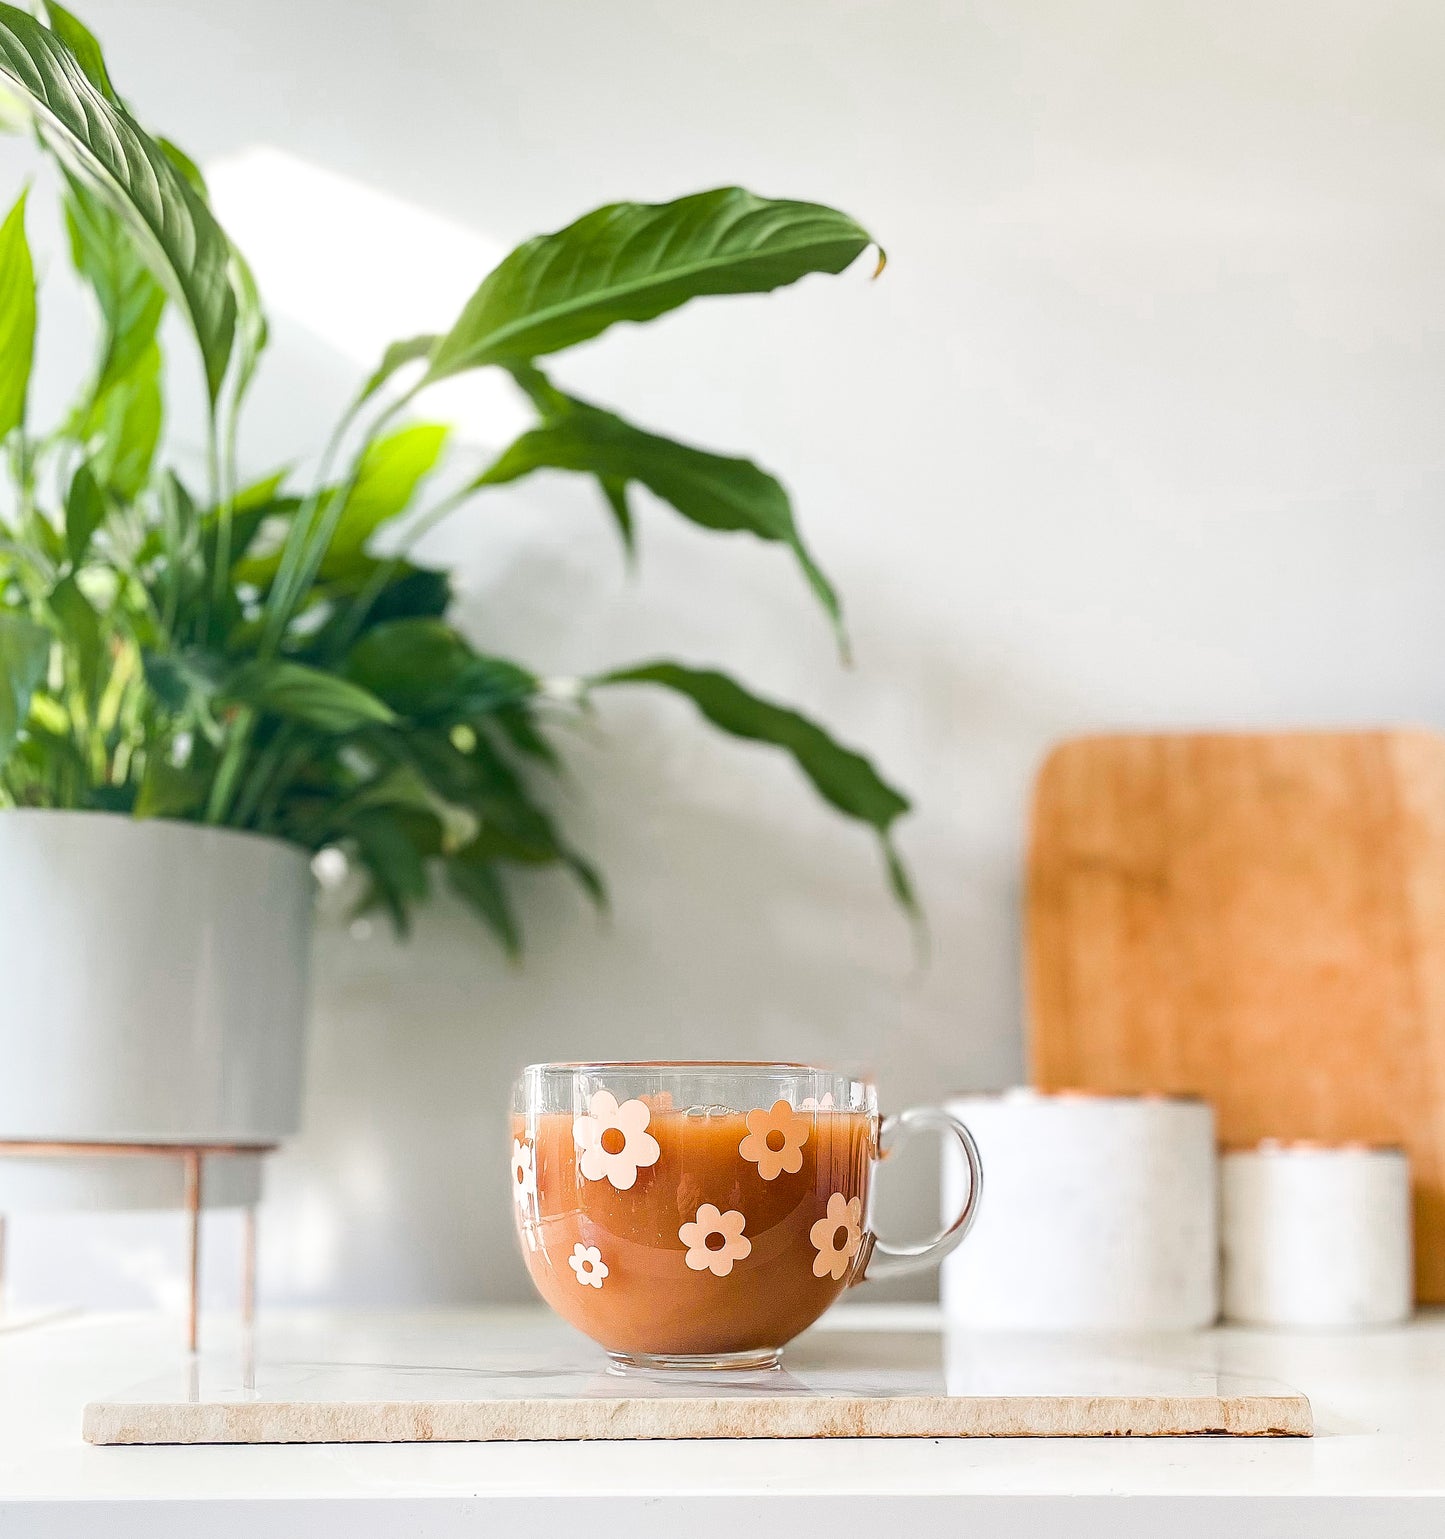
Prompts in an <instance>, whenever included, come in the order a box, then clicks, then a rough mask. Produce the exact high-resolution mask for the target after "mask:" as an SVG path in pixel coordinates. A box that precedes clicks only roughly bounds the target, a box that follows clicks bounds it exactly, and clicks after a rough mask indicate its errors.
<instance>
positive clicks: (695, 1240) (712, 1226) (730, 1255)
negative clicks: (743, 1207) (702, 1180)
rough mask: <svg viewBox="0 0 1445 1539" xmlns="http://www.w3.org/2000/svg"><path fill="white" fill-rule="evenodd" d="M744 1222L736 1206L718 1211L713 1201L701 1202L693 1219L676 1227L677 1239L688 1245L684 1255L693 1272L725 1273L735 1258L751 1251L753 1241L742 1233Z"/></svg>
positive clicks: (746, 1254) (719, 1275)
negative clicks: (726, 1210)
mask: <svg viewBox="0 0 1445 1539" xmlns="http://www.w3.org/2000/svg"><path fill="white" fill-rule="evenodd" d="M746 1222H747V1220H746V1219H744V1218H743V1216H742V1214H741V1213H739V1212H738V1211H737V1209H736V1208H734V1209H733V1210H732V1211H731V1212H728V1213H719V1212H718V1210H717V1209H716V1208H715V1207H714V1206H713V1205H712V1203H710V1202H705V1203H703V1205H702V1206H701V1207H700V1208H699V1209H698V1210H697V1219H696V1221H695V1222H694V1223H691V1224H684V1225H683V1226H682V1228H681V1229H679V1230H678V1231H677V1237H678V1239H679V1240H681V1241H682V1243H683V1244H684V1245H686V1246H687V1255H686V1256H685V1257H684V1258H683V1259H684V1260H685V1261H686V1262H687V1264H688V1266H689V1267H691V1268H692V1270H693V1271H694V1272H711V1273H712V1275H713V1276H714V1277H726V1276H727V1275H728V1273H729V1272H731V1271H732V1269H733V1262H734V1261H741V1260H742V1259H743V1258H744V1257H745V1256H749V1255H751V1254H752V1249H753V1242H752V1241H751V1240H750V1239H748V1238H747V1236H746V1235H744V1234H743V1225H744V1224H745V1223H746ZM714 1241H716V1242H717V1243H716V1244H714V1243H713V1242H714Z"/></svg>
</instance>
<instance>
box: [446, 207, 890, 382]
mask: <svg viewBox="0 0 1445 1539" xmlns="http://www.w3.org/2000/svg"><path fill="white" fill-rule="evenodd" d="M871 244H872V237H871V236H870V235H869V234H868V232H867V231H866V230H864V229H863V228H862V227H861V226H860V225H858V224H855V223H854V221H853V220H851V219H850V218H848V216H847V215H846V214H840V213H838V212H837V210H835V209H831V208H824V207H823V206H822V205H821V204H817V203H793V202H779V201H774V200H772V199H768V198H759V197H755V196H754V195H753V194H752V193H750V192H745V191H744V190H743V189H742V188H741V187H720V188H718V189H717V190H715V191H713V192H700V193H696V194H694V195H693V196H691V197H687V198H679V199H678V200H677V201H676V202H672V203H613V204H609V205H608V206H607V207H605V208H599V209H595V210H594V211H593V212H592V213H590V214H586V215H584V216H583V217H582V218H581V219H579V220H577V222H576V223H575V224H570V225H568V226H567V228H566V229H565V230H559V231H558V232H557V233H556V234H554V235H539V236H537V237H536V238H535V239H533V240H529V241H527V242H526V243H525V244H524V245H521V246H518V247H517V249H516V250H515V251H513V252H512V253H511V254H510V255H509V256H507V257H505V258H504V259H503V260H502V262H501V263H500V264H499V265H498V266H497V267H496V268H494V269H493V271H492V272H491V273H489V274H488V276H487V277H486V278H485V279H484V280H483V282H482V285H481V287H480V288H478V290H477V291H476V293H475V294H473V295H472V297H471V299H470V300H469V301H468V302H467V305H466V308H465V309H464V310H463V311H462V313H461V316H460V317H459V319H458V320H457V323H456V325H455V326H453V327H452V329H451V331H449V332H448V333H447V335H446V336H445V337H443V338H442V341H441V343H440V345H439V346H438V348H437V350H436V352H435V353H434V354H433V356H432V362H431V367H430V369H429V370H428V371H427V376H426V377H427V379H429V380H435V379H444V378H446V376H448V375H450V374H457V373H460V372H461V371H462V370H464V369H473V368H477V367H479V366H480V365H483V364H491V363H511V362H517V361H525V360H527V359H530V358H536V357H540V356H541V355H542V354H544V353H555V352H557V351H558V350H559V349H561V348H564V347H572V346H574V345H575V344H576V343H578V342H585V341H587V339H588V338H589V337H595V336H597V335H598V333H599V332H603V331H605V330H606V329H607V328H608V327H609V326H612V325H615V324H616V323H617V322H619V321H650V320H651V319H652V318H653V317H654V316H658V315H662V314H663V313H664V312H665V311H668V310H674V309H676V308H677V306H679V305H682V304H686V303H687V301H688V300H690V299H696V298H698V297H699V296H701V295H705V294H761V293H766V292H767V291H769V290H771V289H776V288H780V287H782V286H783V285H784V284H788V283H794V282H796V281H797V280H798V279H799V278H801V277H803V276H804V275H805V274H807V273H813V272H827V273H839V272H842V271H843V269H844V268H845V267H847V266H848V265H849V263H850V262H852V261H853V260H854V258H855V257H857V256H858V255H859V253H860V252H862V251H864V250H865V249H866V248H867V247H868V246H869V245H871Z"/></svg>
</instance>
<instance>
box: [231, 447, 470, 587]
mask: <svg viewBox="0 0 1445 1539" xmlns="http://www.w3.org/2000/svg"><path fill="white" fill-rule="evenodd" d="M450 431H451V430H450V429H449V428H446V427H442V426H440V425H439V424H437V423H431V422H419V423H416V424H415V425H414V426H411V427H405V428H402V429H401V430H400V431H398V432H396V433H391V434H389V435H388V436H387V437H385V438H379V439H378V440H377V441H376V442H375V443H373V444H370V445H368V447H367V449H366V452H365V453H364V454H363V455H362V458H361V465H360V467H359V469H358V471H357V474H356V480H355V484H354V485H353V486H352V488H351V491H350V493H349V494H348V495H347V498H346V503H345V505H344V506H343V508H342V510H341V514H340V517H339V518H338V520H337V523H336V529H335V532H334V533H333V534H332V537H331V543H330V544H329V545H328V546H327V548H326V552H325V554H324V555H323V556H322V558H321V564H320V566H319V568H318V570H317V576H318V577H319V578H320V579H321V580H322V581H324V582H334V581H338V580H342V579H346V580H351V579H354V578H355V577H356V576H357V575H358V573H359V572H360V571H362V570H363V569H365V571H366V572H367V573H368V574H369V573H370V571H371V570H372V568H373V567H374V565H375V563H374V562H372V560H371V559H370V557H368V556H367V555H366V544H367V541H368V540H370V538H371V536H372V535H373V534H375V533H376V531H377V530H378V529H379V528H380V527H381V526H382V525H383V524H384V523H386V522H387V521H388V520H390V519H393V518H395V517H396V516H397V515H398V514H400V513H404V512H405V511H406V509H407V508H408V507H409V506H410V505H411V500H412V498H413V496H414V495H415V494H416V489H417V487H418V486H419V485H420V484H421V482H422V481H423V480H424V479H425V477H426V476H427V475H428V474H429V473H430V472H431V471H432V469H433V468H434V467H435V465H436V462H437V460H438V459H439V458H440V457H441V452H442V449H443V447H444V446H445V444H446V441H447V437H448V435H449V433H450ZM336 495H337V490H336V488H334V487H332V488H328V489H327V490H326V491H325V492H323V493H322V495H321V497H320V498H319V499H318V502H317V508H316V513H317V518H316V522H317V524H318V525H319V524H321V523H323V522H324V521H325V519H326V517H327V514H328V511H329V510H330V508H331V507H333V506H334V499H335V497H336ZM281 560H282V552H281V551H280V550H274V551H271V552H270V553H269V554H267V555H264V556H254V557H251V558H249V559H248V560H246V561H244V562H242V563H240V564H239V565H238V566H237V568H236V576H237V577H238V578H239V579H240V580H241V581H242V582H247V583H251V584H252V585H254V586H255V587H257V588H268V587H270V585H271V584H272V582H274V581H275V578H276V574H277V572H278V571H279V570H280V568H281Z"/></svg>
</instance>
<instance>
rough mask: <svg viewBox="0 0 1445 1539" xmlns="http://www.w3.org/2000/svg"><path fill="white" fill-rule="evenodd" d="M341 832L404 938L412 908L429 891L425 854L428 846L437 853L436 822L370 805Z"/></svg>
mask: <svg viewBox="0 0 1445 1539" xmlns="http://www.w3.org/2000/svg"><path fill="white" fill-rule="evenodd" d="M429 821H430V823H431V824H432V826H431V827H430V828H428V827H427V824H428V822H429ZM346 832H347V834H348V835H349V837H350V840H351V841H352V842H353V844H354V846H355V849H356V852H357V853H358V854H359V856H360V857H361V861H362V864H363V865H364V866H365V867H366V869H367V872H368V874H369V875H370V877H371V880H372V883H373V885H374V890H375V894H376V896H377V897H378V898H379V899H380V901H381V902H382V903H383V904H384V906H385V907H386V909H387V910H388V912H389V913H390V914H391V920H392V923H393V924H394V925H395V926H396V932H397V934H398V935H401V936H405V935H406V934H407V933H408V932H409V930H410V928H411V921H410V908H411V905H412V904H413V903H419V902H421V901H422V900H423V899H425V898H426V896H427V894H428V892H429V891H430V884H429V883H428V881H427V875H426V859H425V855H426V853H431V852H432V847H435V848H436V849H438V850H439V849H440V843H441V835H440V830H439V829H437V828H436V827H435V820H434V819H433V820H427V819H426V818H424V817H423V816H422V815H420V814H417V813H415V812H412V811H409V810H407V809H402V808H391V807H372V808H369V809H368V810H367V811H365V812H362V813H359V814H358V815H357V816H356V817H355V818H353V819H352V820H351V822H350V824H349V825H348V828H347V830H346Z"/></svg>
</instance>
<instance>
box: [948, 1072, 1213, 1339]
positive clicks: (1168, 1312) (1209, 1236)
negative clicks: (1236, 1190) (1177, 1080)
mask: <svg viewBox="0 0 1445 1539" xmlns="http://www.w3.org/2000/svg"><path fill="white" fill-rule="evenodd" d="M946 1104H947V1107H948V1110H949V1111H951V1112H953V1113H954V1115H955V1116H958V1117H960V1118H962V1119H963V1120H964V1121H965V1122H966V1123H967V1124H968V1126H969V1127H970V1128H971V1129H972V1130H973V1134H974V1137H975V1138H976V1139H977V1141H978V1146H979V1152H980V1153H981V1155H982V1157H983V1169H984V1198H983V1203H982V1206H981V1207H980V1209H979V1216H978V1222H977V1223H976V1225H975V1226H974V1229H973V1232H972V1234H970V1236H969V1238H968V1243H967V1244H966V1245H963V1246H961V1247H960V1248H959V1249H958V1250H957V1251H955V1252H954V1254H953V1255H952V1256H950V1257H949V1258H948V1259H947V1260H946V1261H945V1262H944V1264H943V1275H942V1285H941V1286H942V1298H943V1304H944V1309H945V1311H946V1313H947V1314H948V1316H949V1318H950V1320H952V1321H954V1322H956V1323H958V1324H961V1325H965V1326H978V1327H984V1328H1000V1329H1015V1330H1039V1331H1049V1330H1194V1329H1198V1328H1200V1327H1203V1326H1207V1325H1210V1324H1212V1323H1213V1322H1214V1320H1215V1317H1216V1316H1217V1314H1218V1312H1219V1250H1218V1224H1217V1213H1218V1162H1217V1156H1216V1149H1215V1134H1214V1112H1213V1109H1212V1108H1211V1107H1209V1106H1208V1105H1206V1104H1205V1103H1204V1102H1203V1101H1200V1100H1193V1099H1185V1098H1177V1097H1172V1096H1153V1095H1146V1096H1103V1095H1093V1094H1072V1093H1061V1094H1044V1093H1041V1092H1038V1091H1033V1090H1009V1091H1005V1092H1004V1093H1002V1094H1000V1095H965V1096H957V1097H954V1098H953V1099H951V1100H949V1101H948V1102H947V1103H946ZM962 1181H963V1175H962V1172H961V1171H960V1170H958V1169H957V1168H955V1166H954V1164H953V1163H952V1162H946V1163H945V1168H944V1180H943V1186H944V1196H943V1204H944V1208H945V1210H949V1204H950V1203H953V1202H955V1201H956V1200H957V1198H958V1196H959V1188H960V1186H961V1184H962ZM949 1211H951V1210H949Z"/></svg>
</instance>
